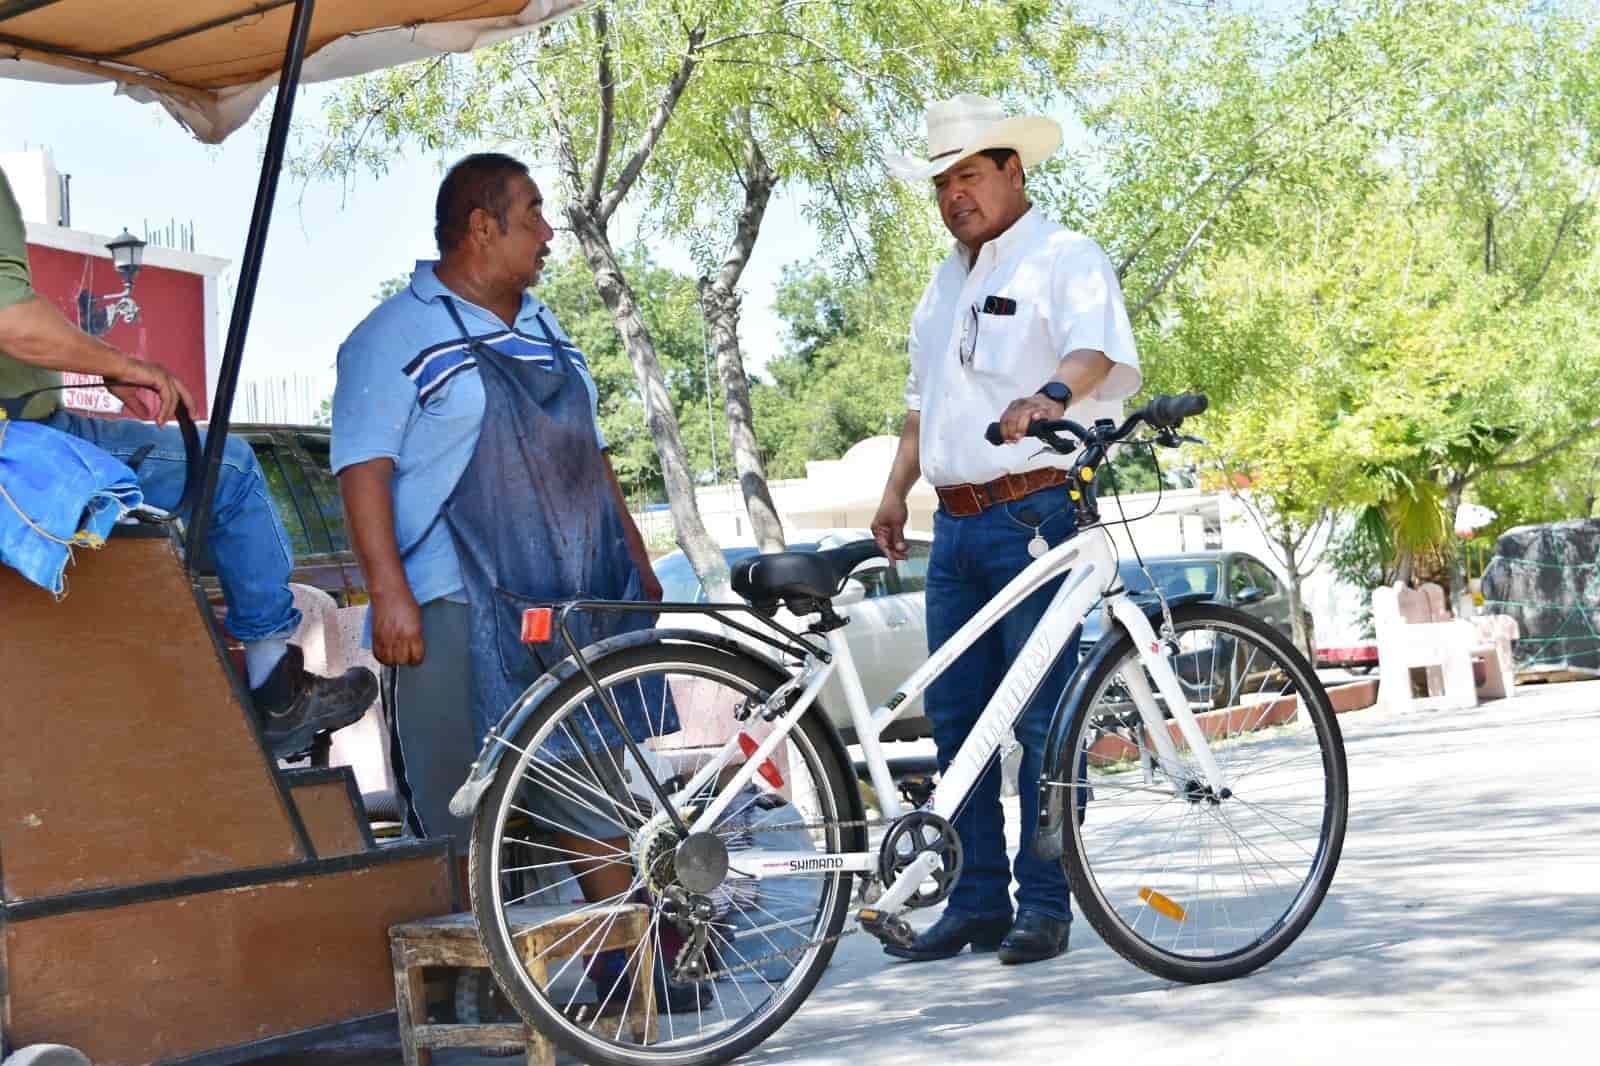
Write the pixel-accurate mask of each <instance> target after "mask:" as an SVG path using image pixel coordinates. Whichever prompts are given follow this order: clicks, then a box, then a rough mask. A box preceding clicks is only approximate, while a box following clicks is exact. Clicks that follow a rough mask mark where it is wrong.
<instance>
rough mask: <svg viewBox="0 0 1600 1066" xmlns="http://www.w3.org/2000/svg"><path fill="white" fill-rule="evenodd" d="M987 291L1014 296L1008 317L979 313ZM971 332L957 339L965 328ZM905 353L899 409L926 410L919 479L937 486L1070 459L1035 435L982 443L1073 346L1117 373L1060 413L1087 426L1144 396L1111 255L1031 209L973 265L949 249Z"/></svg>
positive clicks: (956, 250)
mask: <svg viewBox="0 0 1600 1066" xmlns="http://www.w3.org/2000/svg"><path fill="white" fill-rule="evenodd" d="M969 263H970V266H969ZM991 296H993V297H998V298H1002V299H1009V300H1012V301H1014V302H1015V313H1013V314H992V313H991V314H986V313H984V311H983V307H984V304H985V302H986V300H987V299H988V298H989V297H991ZM974 329H975V331H976V333H975V336H974V337H972V338H971V340H970V341H969V343H968V345H966V346H964V345H963V343H962V337H963V330H969V331H970V330H974ZM964 347H965V348H967V349H970V351H971V357H970V359H969V360H964V359H963V355H962V353H963V350H964ZM910 348H911V373H910V374H909V375H908V376H907V378H906V407H907V408H908V409H910V410H912V411H920V412H921V413H922V415H921V417H922V427H921V442H920V454H921V459H922V476H923V477H925V478H927V479H928V480H929V481H930V482H931V483H933V484H934V485H935V486H944V485H960V484H965V483H968V482H986V481H993V480H994V479H995V478H997V477H1000V476H1001V475H1003V474H1020V473H1023V472H1025V471H1028V470H1037V469H1039V468H1041V467H1050V466H1060V467H1064V466H1068V465H1069V464H1070V462H1071V459H1070V457H1068V456H1061V455H1057V454H1055V453H1054V452H1051V451H1044V452H1043V453H1042V454H1040V450H1041V448H1042V447H1043V445H1042V444H1041V443H1040V442H1039V441H1036V440H1032V439H1024V440H1022V441H1019V442H1018V443H1016V444H1003V445H1001V446H999V447H995V446H994V445H991V444H990V443H989V442H988V441H986V440H984V438H983V433H984V429H985V428H986V427H987V426H988V425H989V423H990V422H996V421H998V420H999V418H1000V415H1001V413H1002V412H1004V411H1005V409H1006V406H1007V405H1008V404H1010V403H1011V401H1013V400H1016V399H1019V398H1021V397H1024V396H1028V395H1031V394H1032V393H1034V392H1036V391H1038V389H1039V386H1041V385H1043V384H1044V383H1045V382H1046V381H1048V380H1049V379H1050V377H1051V376H1052V375H1053V374H1055V372H1056V368H1057V367H1058V366H1059V365H1060V363H1061V360H1062V358H1063V357H1065V356H1066V354H1067V353H1068V352H1072V351H1076V350H1078V349H1089V350H1092V351H1098V352H1104V353H1105V354H1106V358H1108V359H1110V360H1111V363H1112V368H1111V373H1110V375H1109V376H1107V378H1106V379H1105V381H1103V382H1102V383H1101V384H1100V387H1099V388H1098V389H1097V390H1096V391H1095V392H1094V393H1093V394H1091V395H1089V396H1074V397H1073V398H1072V405H1071V406H1070V407H1069V408H1067V417H1069V418H1072V419H1075V420H1077V421H1078V422H1081V423H1083V424H1085V425H1087V424H1089V423H1090V422H1092V421H1094V420H1095V419H1096V418H1120V417H1121V414H1122V403H1121V401H1122V400H1123V399H1124V398H1126V397H1128V396H1132V395H1133V394H1134V393H1135V392H1138V391H1139V382H1140V373H1139V356H1138V353H1137V352H1136V351H1135V350H1134V345H1133V328H1132V326H1130V325H1129V323H1128V311H1127V308H1126V307H1125V306H1124V305H1123V301H1122V286H1121V285H1120V284H1119V283H1118V282H1117V272H1116V269H1115V268H1114V267H1113V266H1112V265H1111V260H1110V259H1108V258H1107V257H1106V254H1105V252H1103V251H1102V250H1101V249H1100V246H1099V245H1098V244H1096V243H1095V242H1094V241H1092V240H1090V239H1089V238H1088V237H1085V236H1083V235H1082V234H1079V233H1074V232H1072V231H1071V230H1069V229H1067V228H1065V227H1064V226H1060V225H1058V224H1056V223H1055V222H1052V221H1050V220H1048V219H1046V218H1045V217H1044V216H1043V215H1041V214H1040V213H1039V212H1038V210H1037V209H1029V211H1028V213H1027V214H1025V215H1023V216H1022V217H1021V218H1020V219H1018V220H1017V221H1016V222H1015V223H1013V224H1012V226H1011V228H1010V229H1008V230H1006V231H1005V232H1004V233H1002V234H1001V235H1000V236H998V237H996V238H995V239H994V240H992V241H989V242H988V243H987V244H985V245H984V246H983V247H982V248H981V249H980V250H979V251H978V256H977V260H976V262H971V255H970V253H969V252H968V251H967V250H966V248H965V247H964V246H962V245H961V244H959V243H958V244H956V246H955V247H954V248H953V249H952V250H951V253H950V255H949V256H948V257H946V258H945V260H944V262H943V263H941V264H940V265H939V269H938V271H937V272H935V274H934V276H933V280H932V281H930V282H929V283H928V287H927V289H926V290H924V292H923V294H922V300H921V301H920V302H919V303H918V304H917V309H916V311H915V312H913V313H912V316H911V340H910Z"/></svg>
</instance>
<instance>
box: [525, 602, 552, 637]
mask: <svg viewBox="0 0 1600 1066" xmlns="http://www.w3.org/2000/svg"><path fill="white" fill-rule="evenodd" d="M554 614H555V611H554V610H553V609H551V608H549V607H529V608H528V609H527V610H525V611H523V612H522V643H524V644H543V643H544V642H545V641H547V640H549V639H550V622H551V617H552V616H553V615H554Z"/></svg>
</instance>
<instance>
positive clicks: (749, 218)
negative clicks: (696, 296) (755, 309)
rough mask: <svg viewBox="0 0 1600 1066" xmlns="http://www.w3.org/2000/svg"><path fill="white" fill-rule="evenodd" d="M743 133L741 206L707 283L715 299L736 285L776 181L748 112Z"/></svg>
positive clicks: (751, 249) (723, 295)
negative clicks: (745, 149) (728, 244)
mask: <svg viewBox="0 0 1600 1066" xmlns="http://www.w3.org/2000/svg"><path fill="white" fill-rule="evenodd" d="M745 136H746V138H747V140H748V148H749V150H748V152H747V153H746V154H745V160H744V165H743V167H742V168H741V170H742V173H741V174H740V175H739V177H740V180H741V181H742V182H743V184H744V189H745V196H744V206H743V207H742V208H741V209H740V211H739V223H738V226H737V228H736V229H735V231H734V238H733V244H732V246H731V247H730V248H729V249H728V254H727V256H726V257H725V258H724V259H723V261H722V269H721V270H719V271H718V272H717V280H716V283H715V284H714V285H712V286H711V289H712V292H713V293H714V294H715V298H716V299H719V300H723V299H727V298H729V297H731V296H732V295H733V291H734V288H735V287H736V286H737V285H738V284H739V278H740V276H741V275H743V273H744V268H745V265H746V264H747V263H749V262H750V253H751V252H752V251H753V250H754V249H755V245H756V238H757V237H759V236H760V235H761V220H762V218H764V217H765V215H766V213H767V202H768V201H769V200H770V199H771V197H772V189H773V186H775V185H776V184H777V182H778V176H777V174H775V173H774V172H773V170H772V167H771V165H770V164H769V163H768V162H767V157H766V156H764V155H762V154H761V145H760V144H758V143H757V141H756V138H755V131H754V130H753V129H751V128H750V123H749V114H748V112H747V113H746V114H745Z"/></svg>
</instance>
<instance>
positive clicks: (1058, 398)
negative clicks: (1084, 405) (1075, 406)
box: [1037, 381, 1072, 408]
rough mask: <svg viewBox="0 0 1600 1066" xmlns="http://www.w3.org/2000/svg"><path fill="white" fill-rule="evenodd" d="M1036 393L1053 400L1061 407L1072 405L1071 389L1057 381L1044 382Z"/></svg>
mask: <svg viewBox="0 0 1600 1066" xmlns="http://www.w3.org/2000/svg"><path fill="white" fill-rule="evenodd" d="M1037 395H1039V396H1043V397H1045V398H1046V399H1050V400H1054V401H1055V402H1056V403H1058V404H1060V405H1061V406H1062V407H1063V408H1066V407H1070V406H1071V405H1072V390H1071V389H1069V388H1067V387H1066V386H1065V385H1063V384H1061V382H1059V381H1047V382H1045V383H1044V386H1043V387H1042V388H1040V389H1039V391H1038V393H1037Z"/></svg>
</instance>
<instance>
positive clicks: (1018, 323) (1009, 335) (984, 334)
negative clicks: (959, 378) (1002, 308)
mask: <svg viewBox="0 0 1600 1066" xmlns="http://www.w3.org/2000/svg"><path fill="white" fill-rule="evenodd" d="M972 314H973V316H974V322H975V323H976V327H977V329H976V343H975V344H974V345H973V347H972V357H971V359H970V360H968V361H967V368H968V369H969V370H971V371H972V372H973V373H975V374H997V375H1003V376H1007V377H1009V376H1010V374H1011V372H1012V371H1013V370H1014V369H1015V366H1016V358H1017V353H1018V352H1022V351H1026V350H1027V339H1028V334H1029V331H1030V330H1032V329H1033V318H1034V316H1033V315H1032V314H1030V313H1029V312H1028V311H1027V310H1026V309H1025V308H1023V307H1018V308H1017V309H1016V311H1015V312H1014V313H1012V314H1008V315H1000V314H988V313H985V312H984V311H982V310H977V311H975V312H972Z"/></svg>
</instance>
